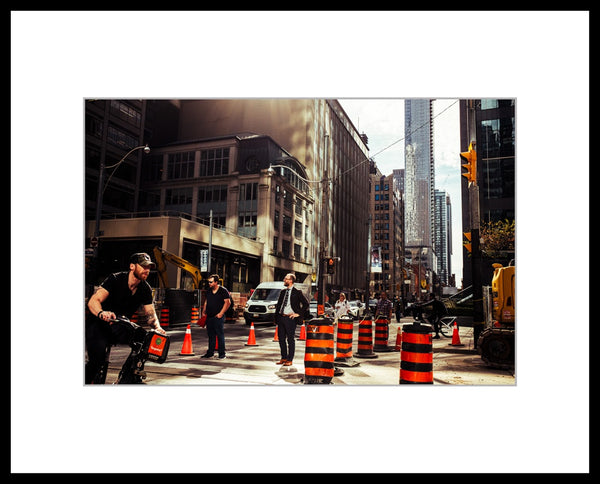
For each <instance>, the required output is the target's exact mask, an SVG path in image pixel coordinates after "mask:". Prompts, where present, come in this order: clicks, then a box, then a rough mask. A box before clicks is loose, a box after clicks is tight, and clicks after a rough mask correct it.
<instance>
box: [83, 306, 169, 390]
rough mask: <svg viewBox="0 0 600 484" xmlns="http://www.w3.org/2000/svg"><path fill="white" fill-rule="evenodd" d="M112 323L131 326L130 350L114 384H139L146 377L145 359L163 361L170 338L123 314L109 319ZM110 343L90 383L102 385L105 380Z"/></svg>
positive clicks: (165, 357)
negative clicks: (145, 327) (132, 320)
mask: <svg viewBox="0 0 600 484" xmlns="http://www.w3.org/2000/svg"><path fill="white" fill-rule="evenodd" d="M110 322H111V323H112V324H123V325H129V326H131V327H132V328H133V333H132V336H131V341H130V343H129V346H130V347H131V351H130V352H129V355H128V356H127V359H126V360H125V363H123V366H122V367H121V370H120V371H119V375H118V376H117V379H116V380H115V381H114V382H113V384H114V385H119V384H139V383H143V380H145V379H146V371H145V370H144V366H145V364H146V361H148V360H150V361H153V362H155V363H164V362H165V360H166V359H167V355H168V353H169V345H170V338H169V336H168V335H164V334H160V333H157V332H156V331H154V330H151V331H146V330H145V329H144V328H142V327H141V326H139V325H137V324H135V323H133V322H131V321H130V320H129V319H128V318H126V317H125V316H120V317H118V318H116V319H113V320H111V321H110ZM111 346H112V345H110V344H109V345H108V346H107V348H106V358H105V361H104V363H103V364H102V366H101V367H100V369H99V370H98V373H97V374H96V377H95V378H94V380H93V382H92V384H96V385H103V384H104V383H105V382H106V376H107V374H108V365H109V362H110V350H111Z"/></svg>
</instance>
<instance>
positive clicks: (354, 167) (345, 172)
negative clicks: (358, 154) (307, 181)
mask: <svg viewBox="0 0 600 484" xmlns="http://www.w3.org/2000/svg"><path fill="white" fill-rule="evenodd" d="M458 101H459V99H457V100H456V101H454V102H453V103H452V104H450V105H449V106H447V107H445V108H444V109H443V110H442V111H440V112H439V113H438V114H436V115H435V116H433V117H432V118H431V119H430V120H429V121H426V122H425V123H423V124H422V125H421V126H418V127H417V128H415V129H414V130H412V131H411V132H410V133H409V134H413V133H416V132H417V131H418V130H420V129H421V128H424V127H425V126H427V125H428V124H430V123H431V122H432V121H433V120H434V119H436V118H438V117H439V116H441V115H442V114H444V113H445V112H446V111H447V110H448V109H450V108H451V107H452V106H454V105H455V104H456V103H457V102H458ZM405 139H406V135H404V136H403V137H402V138H400V139H397V140H396V141H394V142H393V143H391V144H389V145H388V146H386V147H385V148H383V149H381V150H379V151H378V152H377V153H375V154H374V155H371V156H370V157H369V158H366V159H364V160H363V161H360V162H358V163H357V164H356V165H354V166H351V167H350V168H348V169H347V170H346V171H344V172H342V173H340V174H339V175H337V176H336V177H334V178H332V181H335V179H336V178H341V177H342V176H344V175H346V174H347V173H348V172H350V171H352V170H354V169H356V168H358V167H359V166H361V165H362V164H363V163H366V162H367V161H371V160H372V159H374V158H375V157H376V156H377V155H380V154H381V153H383V152H384V151H386V150H388V149H389V148H391V147H392V146H394V145H396V144H398V143H400V141H404V140H405Z"/></svg>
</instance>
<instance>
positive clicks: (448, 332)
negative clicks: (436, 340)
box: [411, 304, 457, 338]
mask: <svg viewBox="0 0 600 484" xmlns="http://www.w3.org/2000/svg"><path fill="white" fill-rule="evenodd" d="M411 310H412V314H413V318H414V319H415V320H417V321H419V322H422V323H423V322H424V323H427V324H430V325H431V328H432V330H431V331H432V332H433V331H434V329H433V327H434V326H433V322H431V319H430V318H431V314H427V315H426V316H425V317H424V316H423V304H413V305H412V306H411ZM456 320H457V317H456V316H442V317H441V318H440V321H439V325H440V333H442V336H444V337H446V338H452V335H453V333H454V322H455V321H456Z"/></svg>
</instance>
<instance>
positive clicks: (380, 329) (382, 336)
mask: <svg viewBox="0 0 600 484" xmlns="http://www.w3.org/2000/svg"><path fill="white" fill-rule="evenodd" d="M389 338H390V321H389V320H388V319H387V318H378V319H377V320H376V321H375V344H374V345H373V350H374V351H378V352H383V351H394V349H393V348H390V347H389V346H388V340H389Z"/></svg>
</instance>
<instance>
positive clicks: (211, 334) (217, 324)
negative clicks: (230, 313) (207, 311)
mask: <svg viewBox="0 0 600 484" xmlns="http://www.w3.org/2000/svg"><path fill="white" fill-rule="evenodd" d="M206 334H207V335H208V351H207V352H206V353H207V354H209V355H214V353H215V346H217V349H218V350H219V356H225V316H223V317H222V318H217V317H216V316H209V317H207V318H206Z"/></svg>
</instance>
